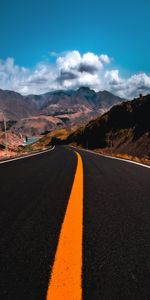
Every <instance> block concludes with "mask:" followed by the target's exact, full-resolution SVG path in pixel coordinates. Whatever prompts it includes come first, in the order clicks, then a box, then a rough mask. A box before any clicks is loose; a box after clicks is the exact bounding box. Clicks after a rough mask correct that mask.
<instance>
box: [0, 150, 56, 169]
mask: <svg viewBox="0 0 150 300" xmlns="http://www.w3.org/2000/svg"><path fill="white" fill-rule="evenodd" d="M54 149H55V146H53V148H51V149H48V150H44V151H41V152H38V153H34V154H29V155H25V156H22V157H15V158H12V159H8V160H4V161H0V165H1V164H6V163H9V162H11V161H15V160H20V159H24V158H28V157H32V156H36V155H40V154H43V153H47V152H50V151H52V150H54Z"/></svg>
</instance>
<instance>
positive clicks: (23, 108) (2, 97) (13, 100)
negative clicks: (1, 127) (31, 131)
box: [0, 89, 37, 121]
mask: <svg viewBox="0 0 150 300" xmlns="http://www.w3.org/2000/svg"><path fill="white" fill-rule="evenodd" d="M1 111H3V113H4V114H5V117H6V119H7V120H11V121H17V120H20V119H21V118H25V117H28V116H31V115H35V114H36V113H37V107H36V105H35V104H34V103H33V102H32V101H29V100H28V99H26V98H25V97H24V96H22V95H20V94H19V93H16V92H13V91H7V90H1V89H0V112H1Z"/></svg>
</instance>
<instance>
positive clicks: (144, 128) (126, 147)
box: [66, 95, 150, 159]
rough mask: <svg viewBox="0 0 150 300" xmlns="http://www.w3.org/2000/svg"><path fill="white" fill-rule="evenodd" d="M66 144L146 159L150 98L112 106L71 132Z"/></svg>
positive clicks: (149, 150)
mask: <svg viewBox="0 0 150 300" xmlns="http://www.w3.org/2000/svg"><path fill="white" fill-rule="evenodd" d="M66 143H73V144H76V145H81V146H82V147H85V148H88V149H99V150H100V152H105V153H114V154H128V155H131V156H137V157H145V158H148V159H150V95H147V96H140V97H139V98H138V99H134V100H133V101H127V102H123V103H121V104H120V105H116V106H114V107H112V108H111V109H110V111H108V112H107V113H105V114H104V115H102V116H101V117H99V118H97V119H95V120H93V121H91V122H89V123H88V124H87V125H86V126H83V127H81V128H79V129H78V130H77V131H75V132H74V133H72V134H71V135H70V136H69V137H68V139H66Z"/></svg>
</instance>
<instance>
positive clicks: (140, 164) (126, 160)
mask: <svg viewBox="0 0 150 300" xmlns="http://www.w3.org/2000/svg"><path fill="white" fill-rule="evenodd" d="M71 148H74V149H76V150H77V149H78V150H81V151H84V152H89V153H92V154H95V155H98V156H102V157H107V158H110V159H116V160H121V161H125V162H127V163H131V164H134V165H138V166H141V167H144V168H148V169H150V166H148V165H144V164H142V163H138V162H136V161H132V160H128V159H124V158H119V157H114V156H109V155H105V154H101V153H97V152H95V151H92V150H88V149H83V148H77V147H74V146H71Z"/></svg>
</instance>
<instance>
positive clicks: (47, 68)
mask: <svg viewBox="0 0 150 300" xmlns="http://www.w3.org/2000/svg"><path fill="white" fill-rule="evenodd" d="M51 55H52V56H54V57H55V62H53V63H52V62H50V61H48V60H46V61H43V62H40V63H38V64H37V65H36V66H35V67H34V68H33V69H30V68H24V67H22V66H19V65H17V64H15V61H14V59H13V58H7V59H6V60H0V88H2V89H10V90H15V91H17V92H20V93H21V94H24V95H26V94H41V93H45V92H48V91H52V90H58V89H77V88H79V87H81V86H88V87H90V88H92V89H95V90H96V91H98V90H104V89H105V90H108V91H110V92H112V93H114V94H116V95H119V96H121V97H123V98H133V97H136V96H138V95H139V93H143V94H146V93H149V92H150V76H149V75H148V74H146V73H139V74H133V75H132V76H130V77H128V78H124V77H123V76H121V75H120V71H119V70H118V69H111V61H112V59H111V58H110V57H109V56H108V55H106V54H101V55H98V54H95V53H92V52H87V53H83V54H81V53H80V52H79V51H77V50H74V51H68V52H64V53H62V54H57V55H54V53H51ZM108 64H109V68H108Z"/></svg>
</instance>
